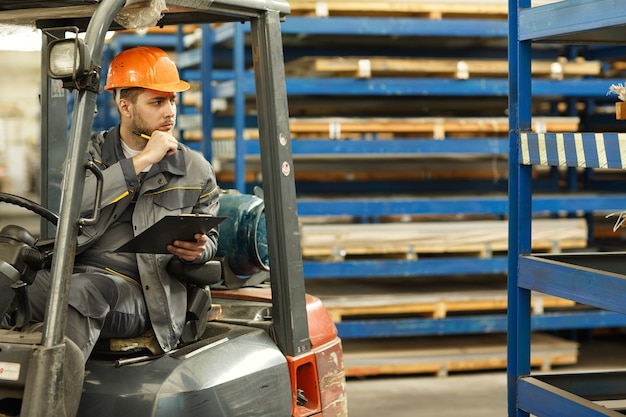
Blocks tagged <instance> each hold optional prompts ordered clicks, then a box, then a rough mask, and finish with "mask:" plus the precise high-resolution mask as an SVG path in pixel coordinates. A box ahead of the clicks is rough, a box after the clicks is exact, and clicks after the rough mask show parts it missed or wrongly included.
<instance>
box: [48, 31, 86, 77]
mask: <svg viewBox="0 0 626 417" xmlns="http://www.w3.org/2000/svg"><path fill="white" fill-rule="evenodd" d="M88 61H89V54H88V53H87V47H86V46H85V44H84V43H83V42H82V41H81V40H80V39H77V38H75V39H59V40H57V41H54V42H51V43H50V45H49V46H48V75H50V77H51V78H56V79H71V78H77V77H80V76H81V75H83V74H85V73H86V72H87V69H88V68H89V66H88Z"/></svg>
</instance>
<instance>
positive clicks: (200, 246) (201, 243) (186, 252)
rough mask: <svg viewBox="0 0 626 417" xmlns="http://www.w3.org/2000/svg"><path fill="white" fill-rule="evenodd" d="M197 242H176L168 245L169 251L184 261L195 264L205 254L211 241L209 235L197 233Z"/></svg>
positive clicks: (195, 236)
mask: <svg viewBox="0 0 626 417" xmlns="http://www.w3.org/2000/svg"><path fill="white" fill-rule="evenodd" d="M194 238H195V239H196V240H195V242H186V241H183V240H175V241H174V242H173V243H172V244H171V245H167V250H168V251H169V252H170V253H171V254H173V255H176V256H178V257H179V258H180V259H182V260H183V261H187V262H193V261H195V260H196V259H198V258H199V257H200V256H202V254H203V253H204V251H205V249H206V243H207V242H208V241H209V237H208V236H207V235H204V234H201V233H197V234H195V235H194Z"/></svg>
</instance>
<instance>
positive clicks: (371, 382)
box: [347, 335, 626, 417]
mask: <svg viewBox="0 0 626 417" xmlns="http://www.w3.org/2000/svg"><path fill="white" fill-rule="evenodd" d="M615 368H626V337H623V336H621V335H618V336H611V337H595V338H594V339H593V340H592V341H588V342H581V344H580V353H579V360H578V363H577V364H576V365H567V366H559V367H555V369H554V370H553V371H554V372H559V373H560V372H570V371H576V370H606V369H615ZM347 386H348V415H349V416H350V417H374V416H376V417H380V416H385V417H415V416H419V417H452V416H455V417H456V416H458V415H463V416H465V417H474V416H476V417H478V416H480V417H505V416H506V415H507V387H506V372H504V371H497V372H496V371H489V372H462V373H456V374H449V375H448V376H446V377H437V376H431V375H417V376H389V377H369V378H364V379H355V378H350V379H349V380H348V385H347Z"/></svg>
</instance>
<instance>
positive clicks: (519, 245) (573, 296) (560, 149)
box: [507, 0, 626, 417]
mask: <svg viewBox="0 0 626 417" xmlns="http://www.w3.org/2000/svg"><path fill="white" fill-rule="evenodd" d="M509 31H510V37H509V82H510V97H509V112H510V157H509V161H510V162H509V167H510V175H509V178H510V180H509V215H510V217H509V274H508V276H509V284H508V293H509V294H508V297H509V301H508V359H507V363H508V384H509V388H508V403H509V406H508V414H509V416H510V417H512V416H519V417H522V416H524V417H526V416H529V415H531V414H532V415H535V416H538V417H544V416H545V417H557V416H623V412H624V410H625V409H626V392H625V391H624V388H623V387H624V384H625V383H626V373H624V371H620V370H615V371H607V372H584V373H574V374H556V373H548V374H538V373H532V372H531V368H530V355H531V348H530V334H531V320H532V315H531V311H530V292H531V291H539V292H542V293H545V294H550V295H555V296H558V297H562V298H566V299H570V300H574V301H576V302H578V303H581V304H584V305H588V306H592V307H595V308H599V309H602V310H605V311H610V312H613V314H617V315H622V316H623V315H624V314H625V313H626V302H625V301H624V300H625V299H624V296H623V295H624V293H625V291H626V262H625V261H624V259H626V258H625V256H626V253H621V252H612V253H609V252H605V253H591V252H589V253H580V254H560V255H533V254H531V249H530V239H531V232H530V230H531V223H532V206H533V204H534V202H535V200H534V198H533V189H532V169H533V166H536V165H542V166H551V167H568V168H570V169H590V168H593V169H621V170H623V169H626V163H625V161H626V159H624V156H625V155H626V147H625V146H624V145H626V135H625V134H622V133H552V134H532V133H528V132H529V131H530V129H529V126H530V122H531V119H532V114H531V102H532V96H533V94H532V89H531V74H530V57H531V51H532V47H533V45H534V44H537V43H545V42H550V43H562V44H583V45H591V44H607V45H612V44H623V43H624V42H625V41H626V9H624V7H623V2H622V1H620V0H565V1H560V2H554V3H550V4H544V5H542V6H536V7H531V1H530V0H510V1H509ZM609 87H610V82H608V84H607V85H606V86H604V88H603V89H604V91H608V89H609Z"/></svg>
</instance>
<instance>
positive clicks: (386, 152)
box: [245, 138, 509, 157]
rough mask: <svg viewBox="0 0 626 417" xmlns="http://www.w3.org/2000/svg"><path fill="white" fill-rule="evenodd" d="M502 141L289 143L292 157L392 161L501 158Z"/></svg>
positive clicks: (252, 151)
mask: <svg viewBox="0 0 626 417" xmlns="http://www.w3.org/2000/svg"><path fill="white" fill-rule="evenodd" d="M245 145H246V148H245V153H246V155H258V154H259V141H257V140H248V141H246V143H245ZM508 149H509V147H508V141H507V140H506V138H457V139H445V140H434V139H425V138H418V139H409V138H402V139H400V140H331V139H293V140H292V150H293V154H294V156H297V155H306V156H315V155H319V156H326V157H328V156H330V155H340V156H347V155H351V156H368V155H370V156H371V155H375V156H377V157H384V156H386V157H393V156H407V155H412V156H416V157H418V156H419V155H430V156H432V155H436V154H440V155H450V154H463V155H501V156H504V155H506V154H507V153H508Z"/></svg>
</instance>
